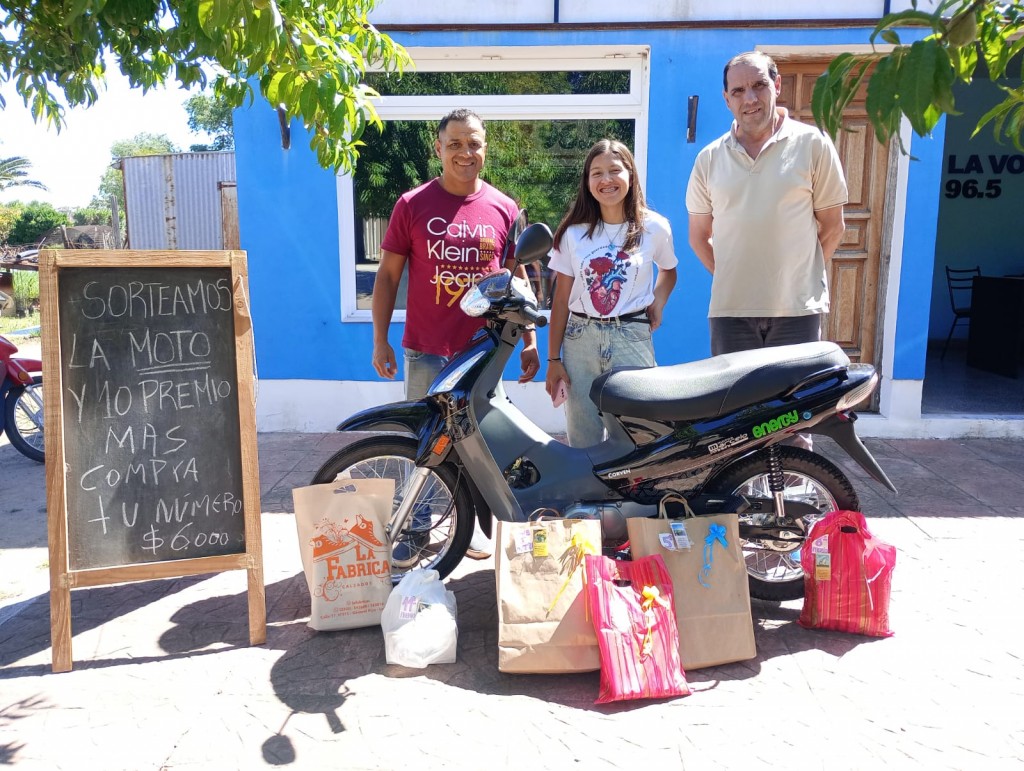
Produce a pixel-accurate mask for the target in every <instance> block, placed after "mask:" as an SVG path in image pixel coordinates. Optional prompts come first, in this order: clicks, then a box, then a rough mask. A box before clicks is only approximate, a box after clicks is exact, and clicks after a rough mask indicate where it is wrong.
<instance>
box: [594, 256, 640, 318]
mask: <svg viewBox="0 0 1024 771" xmlns="http://www.w3.org/2000/svg"><path fill="white" fill-rule="evenodd" d="M629 266H630V259H629V255H628V254H626V253H625V252H623V251H618V252H616V253H615V255H614V256H612V253H611V252H610V251H606V252H605V253H604V254H602V255H600V256H598V257H593V258H591V260H590V263H589V264H587V265H585V266H584V267H583V280H584V282H585V283H586V287H587V292H588V293H589V294H590V301H591V303H593V305H594V310H595V311H597V312H598V313H599V314H600V315H602V316H610V315H612V311H614V310H615V306H616V305H618V303H619V298H620V297H621V296H622V290H623V287H624V286H625V284H626V283H627V282H628V280H629V279H628V278H627V276H626V269H627V268H628V267H629Z"/></svg>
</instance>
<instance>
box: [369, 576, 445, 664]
mask: <svg viewBox="0 0 1024 771" xmlns="http://www.w3.org/2000/svg"><path fill="white" fill-rule="evenodd" d="M456 616H457V614H456V610H455V593H454V592H450V591H448V590H447V589H445V587H444V583H442V581H441V576H440V574H439V573H438V572H437V571H436V570H425V569H423V568H416V569H414V570H410V571H409V572H408V573H406V574H405V575H404V576H403V577H402V580H401V581H399V583H398V586H396V587H395V588H394V589H392V590H391V595H390V596H389V597H388V601H387V604H385V606H384V612H383V613H382V614H381V619H380V626H381V629H383V630H384V653H385V655H386V657H387V662H388V664H398V665H399V666H403V667H415V668H417V669H422V668H424V667H426V666H427V665H428V664H453V663H455V648H456V645H457V643H458V639H459V629H458V625H457V624H456V621H455V619H456Z"/></svg>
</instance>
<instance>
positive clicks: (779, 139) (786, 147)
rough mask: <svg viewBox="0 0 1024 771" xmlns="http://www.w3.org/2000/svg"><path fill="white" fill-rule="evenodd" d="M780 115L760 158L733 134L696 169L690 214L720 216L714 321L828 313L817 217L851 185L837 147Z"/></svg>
mask: <svg viewBox="0 0 1024 771" xmlns="http://www.w3.org/2000/svg"><path fill="white" fill-rule="evenodd" d="M780 111H781V112H782V113H783V115H784V117H785V118H786V119H785V120H784V121H783V123H782V126H781V128H780V129H779V130H778V131H777V132H775V134H774V135H773V136H772V137H771V138H770V139H769V140H768V142H767V143H766V144H765V146H764V147H763V148H762V149H761V152H760V154H758V156H757V158H756V159H754V158H751V157H750V156H749V155H747V152H746V150H744V149H743V147H742V146H741V145H740V143H739V142H738V141H737V140H736V137H735V135H734V133H733V130H732V129H730V130H729V132H728V133H727V134H725V135H724V136H722V137H720V138H719V139H717V140H716V141H714V142H712V143H711V144H710V145H708V146H707V147H705V148H704V149H703V150H701V152H700V153H699V154H698V156H697V160H696V161H695V162H694V166H693V171H692V172H691V174H690V183H689V185H688V187H687V190H686V209H687V211H688V212H689V213H690V214H710V215H712V217H713V218H714V221H713V223H712V246H713V248H714V252H715V274H714V278H713V279H712V283H711V304H710V307H709V309H708V316H709V317H714V316H804V315H809V314H812V313H827V312H828V308H829V295H828V278H827V276H826V275H825V258H824V255H823V254H822V251H821V243H820V242H819V241H818V225H817V220H815V218H814V212H815V211H820V210H822V209H830V208H832V207H834V206H840V205H842V204H845V203H846V201H847V196H848V193H847V188H846V179H845V177H844V176H843V169H842V165H841V164H840V162H839V154H838V153H837V152H836V149H835V146H834V145H833V144H832V140H831V139H829V138H828V136H827V135H825V134H824V133H823V132H821V131H819V130H818V129H817V128H815V127H814V126H808V125H806V124H803V123H801V122H799V121H796V120H792V119H790V118H789V117H788V115H786V113H785V111H784V110H782V109H781V108H780Z"/></svg>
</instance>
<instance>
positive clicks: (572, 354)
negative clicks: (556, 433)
mask: <svg viewBox="0 0 1024 771" xmlns="http://www.w3.org/2000/svg"><path fill="white" fill-rule="evenodd" d="M562 362H563V364H564V365H565V372H566V374H567V375H568V376H569V380H570V381H571V382H570V384H569V398H568V399H567V400H566V402H565V421H566V430H567V432H568V435H569V444H570V445H572V446H573V447H592V446H593V445H595V444H597V443H598V442H600V441H602V440H603V439H604V423H602V421H601V416H600V415H599V414H598V411H597V405H595V404H594V403H593V402H592V401H591V400H590V387H591V385H593V383H594V380H595V379H597V377H598V375H601V374H602V373H604V372H607V371H608V370H610V369H614V368H615V367H653V366H654V344H653V342H652V341H651V327H650V325H649V324H644V323H641V322H636V321H598V320H595V319H582V318H580V317H579V316H573V315H570V316H569V320H568V322H567V323H566V325H565V337H564V338H563V340H562Z"/></svg>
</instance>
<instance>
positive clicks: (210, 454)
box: [58, 268, 245, 570]
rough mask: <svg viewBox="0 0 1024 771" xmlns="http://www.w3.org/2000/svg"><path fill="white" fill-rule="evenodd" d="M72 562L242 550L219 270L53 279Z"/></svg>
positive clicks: (66, 274) (229, 335) (226, 303)
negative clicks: (60, 357)
mask: <svg viewBox="0 0 1024 771" xmlns="http://www.w3.org/2000/svg"><path fill="white" fill-rule="evenodd" d="M58 305H59V307H60V347H61V351H62V352H63V353H64V355H63V356H62V361H61V375H62V381H63V382H62V391H61V398H62V400H63V402H64V404H63V407H64V463H65V468H66V476H67V481H66V488H67V511H68V553H69V561H70V566H71V568H72V569H73V570H79V569H83V568H95V567H108V566H111V565H129V564H132V563H138V562H157V561H160V560H175V559H188V558H192V557H206V556H211V555H215V554H238V553H241V552H244V551H245V520H244V518H243V516H242V461H241V448H240V445H239V429H238V388H237V383H236V382H235V370H236V365H235V334H234V324H233V321H234V301H233V297H232V291H231V271H230V270H228V269H224V268H210V269H207V268H187V269H185V268H181V269H178V270H175V271H173V272H169V271H167V270H165V269H161V268H129V269H120V268H68V269H65V270H64V271H62V273H61V279H60V284H59V288H58Z"/></svg>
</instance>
